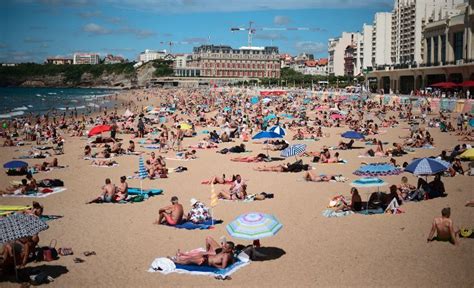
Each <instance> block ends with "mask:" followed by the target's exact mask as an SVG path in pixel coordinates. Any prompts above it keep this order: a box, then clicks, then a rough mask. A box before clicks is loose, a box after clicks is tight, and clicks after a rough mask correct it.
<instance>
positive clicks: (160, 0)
mask: <svg viewBox="0 0 474 288" xmlns="http://www.w3.org/2000/svg"><path fill="white" fill-rule="evenodd" d="M107 1H108V2H109V3H110V4H112V5H115V6H117V7H121V8H124V9H136V10H142V11H153V12H159V13H170V12H172V13H195V12H234V11H261V10H283V9H285V10H295V9H316V8H364V7H380V8H389V7H392V6H393V0H331V1H327V0H293V1H291V0H227V1H222V0H199V1H195V0H142V1H136V0H107Z"/></svg>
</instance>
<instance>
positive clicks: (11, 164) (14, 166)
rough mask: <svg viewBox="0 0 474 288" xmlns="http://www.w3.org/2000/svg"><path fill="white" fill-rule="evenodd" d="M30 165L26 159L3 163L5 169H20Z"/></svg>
mask: <svg viewBox="0 0 474 288" xmlns="http://www.w3.org/2000/svg"><path fill="white" fill-rule="evenodd" d="M24 167H28V163H26V162H24V161H16V160H15V161H10V162H7V163H5V164H3V168H5V169H18V168H24Z"/></svg>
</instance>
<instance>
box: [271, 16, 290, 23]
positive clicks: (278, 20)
mask: <svg viewBox="0 0 474 288" xmlns="http://www.w3.org/2000/svg"><path fill="white" fill-rule="evenodd" d="M290 22H291V21H290V17H287V16H275V18H273V23H275V24H276V25H286V24H288V23H290Z"/></svg>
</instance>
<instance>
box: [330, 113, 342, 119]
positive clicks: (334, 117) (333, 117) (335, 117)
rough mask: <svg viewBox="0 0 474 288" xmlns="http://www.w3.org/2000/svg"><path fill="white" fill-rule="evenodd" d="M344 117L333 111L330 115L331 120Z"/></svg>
mask: <svg viewBox="0 0 474 288" xmlns="http://www.w3.org/2000/svg"><path fill="white" fill-rule="evenodd" d="M344 118H345V117H344V115H341V114H339V113H334V114H332V115H331V119H332V120H339V119H344Z"/></svg>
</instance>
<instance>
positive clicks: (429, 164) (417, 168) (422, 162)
mask: <svg viewBox="0 0 474 288" xmlns="http://www.w3.org/2000/svg"><path fill="white" fill-rule="evenodd" d="M449 166H451V164H450V163H449V162H446V161H443V160H439V159H435V158H420V159H416V160H414V161H413V162H411V163H410V164H408V166H407V167H405V172H409V173H412V174H415V175H426V176H427V175H434V174H438V173H440V172H444V171H446V170H448V168H449Z"/></svg>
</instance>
